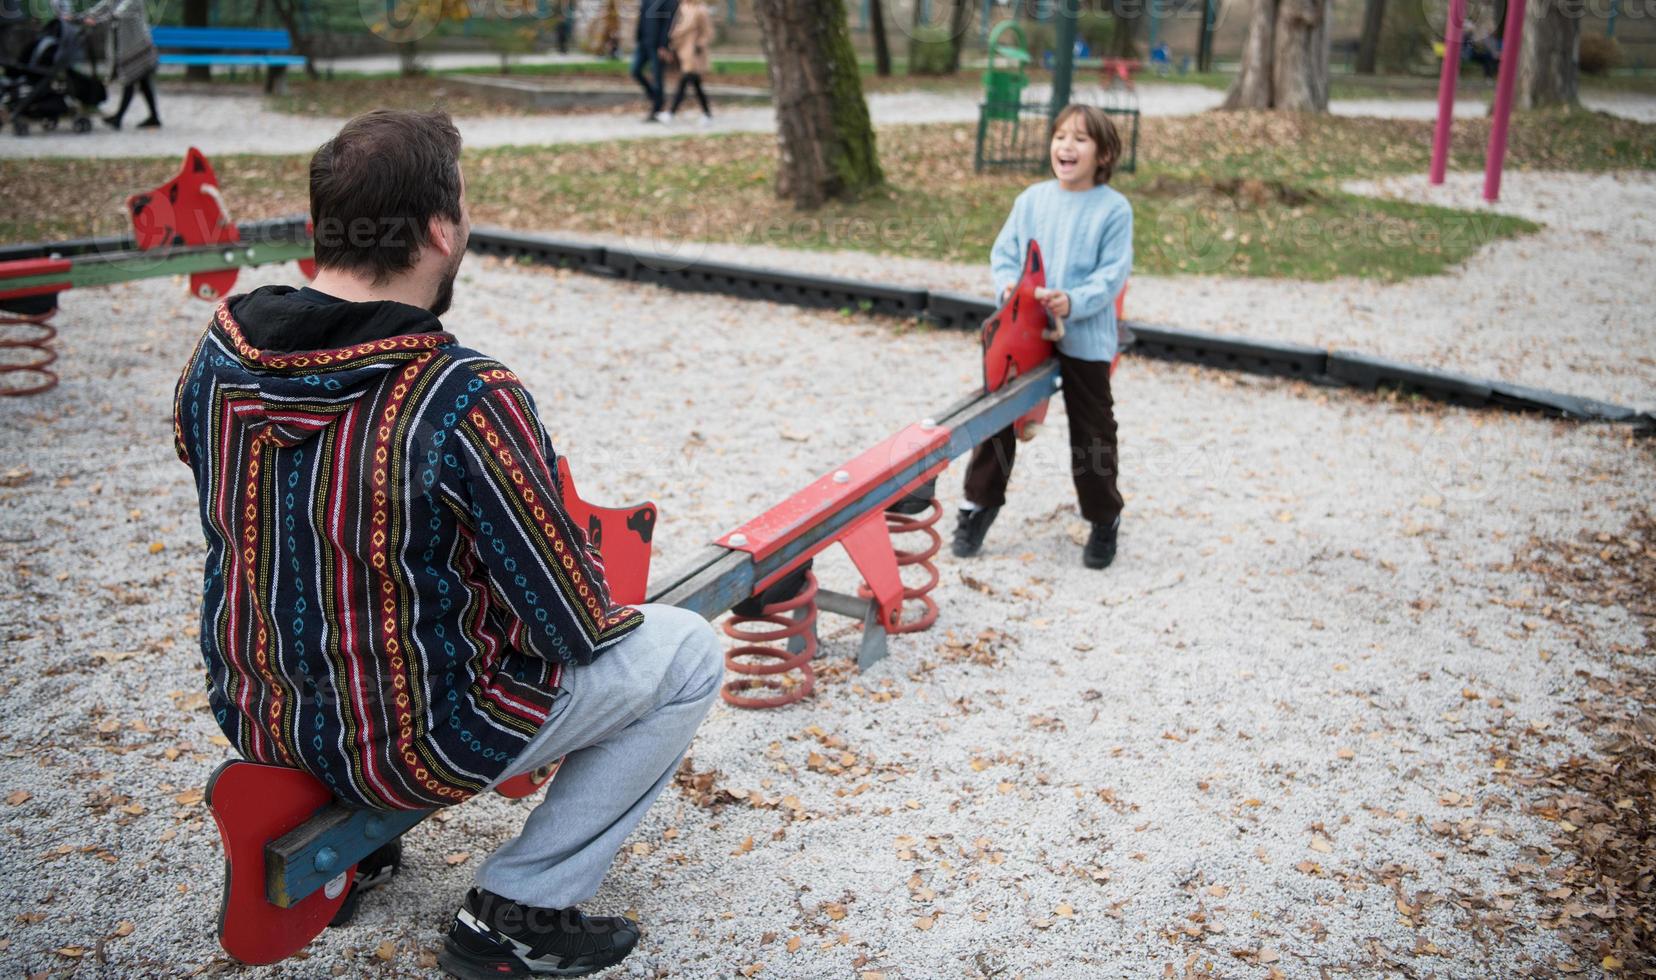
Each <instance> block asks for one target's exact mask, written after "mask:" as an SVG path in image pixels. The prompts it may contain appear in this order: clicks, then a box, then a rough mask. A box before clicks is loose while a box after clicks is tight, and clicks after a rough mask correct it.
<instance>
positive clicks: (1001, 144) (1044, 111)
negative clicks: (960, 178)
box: [973, 86, 1139, 174]
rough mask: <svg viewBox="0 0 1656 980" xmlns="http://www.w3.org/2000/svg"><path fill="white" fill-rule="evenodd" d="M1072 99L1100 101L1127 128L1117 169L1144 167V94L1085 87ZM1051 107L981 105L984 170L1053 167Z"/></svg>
mask: <svg viewBox="0 0 1656 980" xmlns="http://www.w3.org/2000/svg"><path fill="white" fill-rule="evenodd" d="M1071 101H1072V102H1081V103H1086V104H1088V105H1096V106H1098V107H1099V108H1100V109H1103V110H1104V113H1105V114H1106V115H1108V116H1110V117H1111V118H1112V119H1113V120H1114V121H1115V124H1116V128H1117V129H1118V130H1120V132H1121V142H1122V154H1121V160H1120V161H1119V162H1118V163H1117V164H1116V173H1128V174H1130V173H1133V172H1135V171H1137V170H1138V144H1139V108H1138V93H1137V92H1135V91H1134V90H1133V89H1132V88H1130V87H1127V86H1112V87H1108V88H1095V89H1086V90H1079V91H1077V92H1076V93H1075V96H1074V98H1073V99H1071ZM1051 108H1052V107H1051V106H1050V105H1049V104H1048V103H1046V102H1023V101H1016V102H1013V101H986V102H984V103H983V104H982V105H981V106H979V108H978V132H977V154H976V157H975V158H974V160H973V166H974V167H975V168H976V169H977V170H978V171H979V172H982V171H985V170H1007V171H1042V170H1045V169H1046V168H1047V166H1048V163H1047V160H1048V143H1049V134H1050V132H1051V123H1052V116H1051Z"/></svg>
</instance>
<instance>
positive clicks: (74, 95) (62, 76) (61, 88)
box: [0, 20, 108, 136]
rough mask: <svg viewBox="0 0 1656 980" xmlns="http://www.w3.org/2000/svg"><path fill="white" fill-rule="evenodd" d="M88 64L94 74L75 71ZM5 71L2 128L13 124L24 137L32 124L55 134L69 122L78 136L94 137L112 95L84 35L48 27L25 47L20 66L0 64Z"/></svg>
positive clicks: (60, 25)
mask: <svg viewBox="0 0 1656 980" xmlns="http://www.w3.org/2000/svg"><path fill="white" fill-rule="evenodd" d="M83 58H84V59H87V61H88V65H89V71H84V72H83V71H81V70H79V69H78V68H77V67H76V65H77V64H78V63H79V62H80V61H81V60H82V59H83ZM0 71H3V75H0V124H4V123H7V122H9V123H10V124H11V127H12V132H14V133H16V134H17V135H19V136H27V135H29V123H30V121H31V120H32V121H35V122H38V123H40V125H41V128H43V129H47V130H53V129H56V128H57V127H58V123H59V122H60V121H62V120H63V119H64V118H66V117H72V118H73V119H74V127H75V132H77V133H89V132H91V131H92V116H93V114H94V113H96V112H97V109H98V105H99V104H100V103H102V102H103V100H104V98H105V97H106V96H107V95H108V92H107V90H106V89H105V88H104V84H103V83H102V82H100V81H98V77H97V71H98V66H97V63H96V61H94V60H92V53H91V48H90V47H89V46H88V45H87V44H86V36H85V34H84V33H83V32H82V31H81V29H80V28H79V27H77V26H76V25H75V24H73V23H71V22H69V21H67V20H53V21H50V22H48V23H47V24H46V26H45V27H43V28H41V29H40V30H39V31H38V32H37V33H36V34H35V36H34V38H33V39H32V40H29V41H27V42H26V43H25V44H24V45H23V53H22V58H21V60H19V61H6V62H0Z"/></svg>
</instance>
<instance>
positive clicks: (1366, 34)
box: [1356, 0, 1386, 75]
mask: <svg viewBox="0 0 1656 980" xmlns="http://www.w3.org/2000/svg"><path fill="white" fill-rule="evenodd" d="M1385 22H1386V0H1368V3H1367V5H1366V6H1364V7H1363V36H1362V37H1361V38H1360V39H1359V40H1358V42H1357V66H1356V72H1357V74H1359V75H1372V74H1374V66H1375V62H1377V61H1379V59H1380V31H1381V29H1382V28H1383V27H1384V26H1385Z"/></svg>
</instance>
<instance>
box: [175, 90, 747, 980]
mask: <svg viewBox="0 0 1656 980" xmlns="http://www.w3.org/2000/svg"><path fill="white" fill-rule="evenodd" d="M459 157H460V134H459V132H458V131H456V129H455V128H454V125H453V123H452V122H451V121H450V120H449V118H448V116H447V115H446V114H443V113H441V112H430V113H416V112H389V111H377V112H370V113H368V114H366V115H363V116H358V117H357V118H355V119H353V120H351V121H350V122H348V123H346V124H345V127H344V128H343V129H341V130H340V131H339V134H338V135H337V136H335V137H334V138H333V139H332V140H330V141H328V142H327V143H325V144H323V145H322V147H321V148H320V149H318V150H317V151H316V155H315V156H314V157H313V158H312V159H311V166H310V201H311V218H312V221H313V224H314V226H315V241H316V261H317V266H318V272H317V275H316V278H315V280H314V281H313V282H312V283H311V284H310V285H309V286H308V287H306V288H303V289H297V290H295V289H292V288H290V287H286V286H265V287H262V288H260V289H257V290H254V291H253V292H251V293H248V294H246V295H242V296H235V297H232V298H230V299H229V300H227V301H226V302H225V303H224V304H222V305H221V306H220V307H219V308H218V310H217V311H216V313H215V315H214V317H213V321H212V323H211V325H210V327H209V328H208V330H207V332H206V334H205V335H204V336H203V337H202V340H201V342H200V344H199V345H198V346H197V348H196V350H195V353H194V355H193V356H192V357H191V358H190V362H189V364H188V365H187V366H186V367H185V370H184V374H183V376H182V377H181V378H180V380H179V385H178V392H177V406H176V409H177V411H176V430H177V431H176V434H177V443H178V453H179V456H180V457H181V458H182V459H183V460H184V461H185V462H186V463H188V464H189V465H190V468H191V470H192V471H194V473H195V480H196V487H197V490H198V492H199V494H200V498H201V523H202V530H203V532H204V533H205V535H206V538H207V568H206V577H205V595H204V597H203V601H202V612H201V646H202V655H203V657H204V659H205V660H206V667H207V690H208V699H209V701H210V703H211V706H212V711H213V715H214V717H215V718H216V719H217V721H218V723H219V725H220V726H221V727H222V728H223V729H224V732H225V734H226V735H227V736H228V737H229V738H230V740H231V742H232V743H233V744H234V745H235V746H236V748H237V750H238V751H239V752H240V753H241V754H242V755H243V756H245V757H246V758H248V759H251V760H253V761H255V762H264V763H270V764H274V765H282V766H291V767H296V768H299V769H303V770H305V771H306V772H309V773H310V774H312V775H314V776H315V777H316V778H318V779H320V780H322V781H323V782H325V783H326V784H327V785H328V786H329V787H330V788H331V789H332V790H333V792H334V794H335V795H336V796H337V797H339V798H340V799H341V800H342V801H344V802H345V803H346V804H348V805H352V806H359V807H374V808H382V809H425V808H430V807H441V806H451V805H453V804H456V803H460V802H462V801H464V800H466V799H469V798H470V797H472V796H474V795H476V794H477V793H480V792H483V791H485V790H488V789H490V788H492V787H494V786H495V785H496V784H498V783H500V782H501V781H502V780H504V779H506V778H509V777H511V776H515V775H518V774H520V773H526V772H531V771H533V770H535V769H537V768H540V767H542V766H545V765H548V764H550V763H552V762H555V761H556V760H557V759H559V758H561V757H564V756H566V755H567V759H566V760H565V762H564V764H563V767H562V769H560V770H559V772H558V775H557V778H556V779H555V780H553V782H552V784H551V786H550V787H549V788H548V790H547V793H546V798H545V800H544V802H542V803H541V804H540V805H539V806H537V807H536V808H535V809H534V810H533V811H532V812H531V813H530V814H529V818H528V820H526V821H525V823H524V826H523V831H522V833H520V834H519V835H518V836H517V837H516V838H515V839H514V840H512V841H511V842H509V843H507V844H506V845H505V846H504V847H502V848H500V849H499V850H497V851H495V852H494V853H493V854H492V855H490V856H489V858H488V860H487V861H485V862H484V863H483V864H482V866H481V867H480V868H479V869H478V872H477V886H476V887H475V888H472V889H471V890H470V892H468V893H467V895H466V897H465V900H464V903H463V904H462V905H461V907H460V910H459V912H458V913H457V914H456V916H455V921H454V925H453V927H452V928H451V929H450V931H449V934H448V937H447V939H446V940H445V942H444V945H443V951H442V954H441V956H440V957H439V962H440V963H441V964H442V966H443V967H444V968H445V969H446V970H448V972H450V973H451V974H454V975H456V976H460V977H477V978H481V977H510V976H526V975H529V974H531V973H556V974H557V975H560V976H579V975H581V974H585V973H591V972H593V971H596V970H600V969H603V968H604V967H607V966H610V965H612V964H615V963H618V962H620V961H621V960H622V959H623V958H624V957H626V955H627V954H628V953H629V952H631V950H632V948H633V945H634V944H635V943H636V942H637V941H638V938H639V929H638V926H637V925H636V924H635V923H633V922H631V921H629V920H627V919H624V918H619V917H610V916H590V915H585V914H583V913H582V912H580V911H579V910H578V909H577V908H576V906H577V905H578V904H580V903H582V902H585V901H587V900H589V899H591V898H592V897H593V895H594V894H595V893H596V892H597V890H598V886H599V884H600V883H601V882H602V881H603V878H604V874H605V872H606V871H607V870H608V868H609V865H610V862H611V860H612V859H613V858H614V856H615V853H616V850H617V849H618V848H619V847H620V845H621V843H622V840H623V839H624V838H625V837H626V836H627V834H628V833H630V832H631V831H632V829H633V828H634V827H635V826H636V825H637V824H638V822H639V820H640V819H641V818H642V817H643V815H644V812H645V811H646V810H648V809H649V807H650V804H651V803H652V802H653V801H654V800H655V798H656V796H657V795H658V794H659V793H660V792H661V790H662V788H663V787H664V786H665V785H666V784H667V782H668V781H669V780H670V779H671V778H672V776H673V773H674V770H675V769H676V768H677V766H678V763H679V760H680V759H681V758H682V757H683V755H684V752H685V749H686V747H687V746H688V745H689V743H690V738H691V736H692V734H694V732H695V730H696V727H697V726H698V725H699V724H700V723H701V720H702V718H703V717H704V716H705V715H706V713H707V710H708V708H709V706H710V705H711V703H712V701H713V697H714V694H715V692H716V691H717V690H718V685H719V680H720V677H721V674H722V665H721V656H720V649H719V644H718V642H717V640H716V639H715V638H714V634H713V631H712V630H711V628H710V627H709V626H708V624H707V623H706V622H704V621H703V620H702V619H701V617H699V616H697V615H696V614H694V613H691V612H687V611H685V610H681V609H677V608H674V607H671V606H660V605H647V606H644V607H642V608H639V609H634V608H629V607H626V606H618V605H616V604H614V603H613V602H612V601H611V599H610V592H609V589H608V587H607V586H606V584H605V577H604V568H603V564H602V562H601V561H600V560H599V557H598V553H597V551H596V550H595V549H594V548H592V547H591V546H590V545H589V542H588V541H587V539H586V537H585V535H584V534H583V533H582V530H581V529H580V528H579V527H577V526H576V525H575V524H574V522H572V521H571V520H570V519H569V516H568V515H567V514H566V513H565V511H564V508H563V506H562V503H561V499H562V498H561V494H560V490H561V487H560V486H559V484H558V479H557V477H556V475H555V474H556V472H557V470H556V457H555V455H554V453H553V449H552V444H551V441H550V440H549V438H548V437H547V434H546V431H545V430H544V429H543V428H542V426H541V423H540V420H539V419H538V417H537V415H536V410H535V403H534V400H533V399H532V398H530V396H529V392H528V391H527V390H525V388H524V387H523V385H522V384H521V382H519V380H518V378H517V376H516V375H514V374H513V373H512V372H511V371H510V370H509V369H507V368H506V367H505V366H504V365H502V364H501V363H500V362H498V361H495V360H492V359H491V358H489V357H487V356H485V355H483V354H480V353H478V352H477V351H475V350H471V349H469V348H467V347H465V346H462V344H461V343H460V342H459V341H458V340H456V338H455V337H454V336H453V335H451V334H449V333H446V332H444V330H443V325H442V323H441V322H439V320H438V318H439V317H440V316H442V314H443V313H444V312H445V311H446V310H447V309H448V306H449V301H450V299H451V298H452V296H453V291H454V279H455V274H456V272H457V270H458V269H459V268H460V262H461V259H462V258H463V257H464V255H465V250H466V239H467V234H468V230H469V221H468V218H467V213H466V202H465V182H464V179H463V178H462V175H461V172H460V166H459ZM400 857H401V853H400V845H399V844H396V843H393V844H390V845H387V846H386V847H383V848H381V849H380V850H379V851H377V852H375V854H373V855H372V856H370V857H369V858H368V859H366V860H364V861H363V862H361V863H360V864H359V865H358V868H357V875H356V880H355V883H354V884H353V888H356V889H359V890H360V889H363V888H365V887H367V886H369V885H370V884H371V883H377V882H379V881H382V880H384V879H386V878H388V877H389V876H390V874H391V873H392V872H394V871H395V870H396V868H397V867H398V865H399V863H400ZM354 899H355V896H353V897H352V900H351V903H352V905H353V906H354Z"/></svg>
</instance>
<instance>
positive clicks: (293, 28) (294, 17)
mask: <svg viewBox="0 0 1656 980" xmlns="http://www.w3.org/2000/svg"><path fill="white" fill-rule="evenodd" d="M270 2H271V6H272V7H273V8H274V9H275V11H276V19H278V20H280V21H281V22H282V26H283V27H284V28H286V29H287V32H288V37H290V38H292V39H293V50H295V51H297V52H299V53H300V54H301V55H303V56H304V58H305V77H306V78H309V79H310V80H311V81H315V80H317V79H318V78H321V77H322V76H321V75H320V74H318V73H317V71H316V45H315V44H314V43H312V40H311V36H310V35H309V34H307V33H305V32H304V31H302V30H300V29H299V28H300V27H301V26H302V25H301V24H300V21H299V4H300V0H270Z"/></svg>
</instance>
